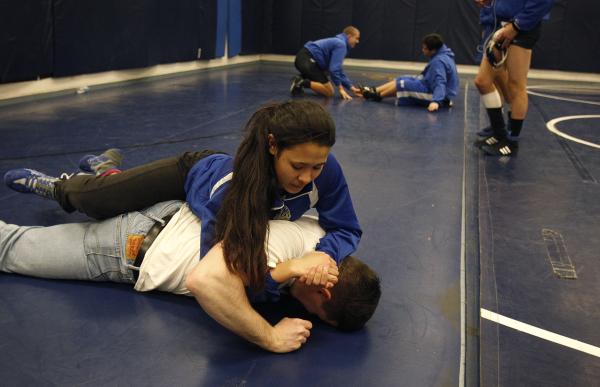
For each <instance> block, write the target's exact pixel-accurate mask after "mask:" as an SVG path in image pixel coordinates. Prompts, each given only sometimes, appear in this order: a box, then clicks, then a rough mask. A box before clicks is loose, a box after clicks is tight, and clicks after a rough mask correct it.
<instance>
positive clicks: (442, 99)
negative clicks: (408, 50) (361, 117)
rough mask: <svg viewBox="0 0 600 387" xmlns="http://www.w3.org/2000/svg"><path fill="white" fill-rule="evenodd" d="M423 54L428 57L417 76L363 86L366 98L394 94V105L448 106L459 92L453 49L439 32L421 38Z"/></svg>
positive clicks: (376, 98)
mask: <svg viewBox="0 0 600 387" xmlns="http://www.w3.org/2000/svg"><path fill="white" fill-rule="evenodd" d="M421 43H422V47H421V50H422V52H423V55H425V56H426V57H427V58H429V63H428V64H427V66H426V67H425V69H424V70H423V71H422V72H421V74H419V75H418V76H416V77H411V76H405V77H398V78H396V79H395V80H393V81H390V82H388V83H385V84H383V85H380V86H377V87H363V88H362V90H361V91H360V93H361V94H362V96H363V97H364V98H365V99H368V100H372V101H377V102H379V101H381V100H382V99H383V98H386V97H396V98H397V105H398V106H402V105H423V106H427V110H429V111H430V112H434V111H437V110H438V109H439V108H440V107H451V106H452V98H454V97H455V96H456V94H457V93H458V86H459V82H460V80H459V79H458V73H457V71H456V63H455V62H454V52H452V50H451V49H450V48H449V47H448V46H446V45H445V44H444V40H443V39H442V37H441V35H439V34H429V35H426V36H425V37H424V38H423V40H422V41H421Z"/></svg>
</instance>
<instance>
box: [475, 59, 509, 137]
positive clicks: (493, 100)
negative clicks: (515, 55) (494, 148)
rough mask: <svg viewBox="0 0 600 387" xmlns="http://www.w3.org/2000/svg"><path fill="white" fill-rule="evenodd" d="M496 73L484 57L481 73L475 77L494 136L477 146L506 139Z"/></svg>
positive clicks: (480, 68) (480, 66)
mask: <svg viewBox="0 0 600 387" xmlns="http://www.w3.org/2000/svg"><path fill="white" fill-rule="evenodd" d="M496 71H503V70H495V69H494V68H493V67H492V65H490V63H489V62H488V60H487V59H486V58H485V57H484V58H483V59H482V60H481V64H480V65H479V72H478V73H477V77H475V86H476V87H477V89H478V90H479V94H480V95H481V100H482V102H483V106H484V107H485V109H486V111H487V114H488V117H489V119H490V126H491V127H492V133H493V134H492V135H491V136H488V137H487V138H484V139H483V140H480V141H477V142H476V143H475V144H476V146H479V147H481V146H484V145H489V146H491V145H495V144H498V143H499V142H500V141H501V140H503V139H504V138H505V137H506V128H505V126H506V125H505V123H504V117H503V116H502V99H501V97H500V93H499V92H498V90H496V87H495V86H494V79H495V77H496Z"/></svg>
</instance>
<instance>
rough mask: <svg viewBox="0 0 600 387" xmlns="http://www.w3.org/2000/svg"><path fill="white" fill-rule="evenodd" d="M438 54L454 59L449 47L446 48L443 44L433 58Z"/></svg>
mask: <svg viewBox="0 0 600 387" xmlns="http://www.w3.org/2000/svg"><path fill="white" fill-rule="evenodd" d="M440 54H441V55H445V56H449V57H450V58H452V59H454V51H452V49H451V48H450V47H448V46H446V45H445V44H444V45H442V47H440V49H439V50H438V51H437V52H436V53H435V55H434V57H436V56H438V55H440Z"/></svg>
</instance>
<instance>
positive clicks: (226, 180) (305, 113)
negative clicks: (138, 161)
mask: <svg viewBox="0 0 600 387" xmlns="http://www.w3.org/2000/svg"><path fill="white" fill-rule="evenodd" d="M334 143H335V124H334V122H333V120H332V118H331V116H330V115H329V113H327V111H326V110H325V109H324V108H323V107H322V106H321V105H319V104H317V103H315V102H311V101H289V102H284V103H275V104H271V105H268V106H265V107H262V108H260V109H259V110H258V111H257V112H255V113H254V114H253V115H252V117H251V118H250V120H249V121H248V123H247V124H246V127H245V134H244V139H243V140H242V143H241V144H240V146H239V148H238V151H237V153H236V156H235V159H233V158H232V157H231V156H229V155H226V154H222V153H217V152H214V151H202V152H187V153H184V154H183V155H181V156H178V157H172V158H169V159H163V160H158V161H155V162H153V163H150V164H146V165H143V166H140V167H137V168H133V169H129V170H126V171H123V172H122V173H118V174H113V175H109V176H92V175H76V176H72V177H71V178H69V179H58V178H53V177H50V176H47V175H44V174H42V173H40V172H37V171H33V170H29V169H18V170H12V171H9V172H8V173H7V174H6V175H5V182H6V184H7V185H8V186H9V187H11V188H13V189H15V190H17V191H19V192H28V193H37V194H39V195H41V196H45V197H48V198H52V199H55V200H56V201H58V203H59V204H60V205H61V206H62V207H63V208H64V209H65V210H67V211H74V210H79V211H81V212H84V213H86V214H88V215H89V216H91V217H94V218H99V219H100V218H107V217H111V216H115V215H117V214H120V213H124V212H127V211H136V210H140V209H142V208H145V207H148V206H150V205H152V204H154V203H157V202H160V201H165V200H171V199H185V200H186V201H187V202H188V204H189V206H190V207H191V209H192V211H194V213H195V214H196V215H197V216H198V217H199V218H200V219H201V221H202V235H201V240H202V243H201V254H200V255H201V257H203V256H204V255H205V254H206V253H207V252H208V250H209V249H210V248H211V247H212V246H214V245H215V244H216V243H217V242H219V241H222V248H223V253H224V257H225V262H226V264H227V267H228V269H229V270H230V271H231V272H232V273H236V274H238V275H239V276H240V278H242V279H243V281H244V283H245V284H246V285H247V286H249V287H251V288H252V289H253V290H260V289H262V288H263V287H264V283H265V282H264V281H265V277H266V276H267V274H268V266H267V261H266V256H265V251H264V245H265V240H266V238H267V236H268V228H267V224H268V220H269V219H289V220H295V219H298V218H299V217H300V216H301V215H302V214H304V213H305V212H306V211H308V210H309V209H310V208H313V207H314V208H315V209H316V210H317V212H318V214H319V223H320V225H321V226H322V227H323V229H325V231H326V235H325V236H324V237H323V238H322V239H321V240H320V242H319V244H318V245H317V250H318V251H321V252H322V253H325V254H327V255H328V256H329V257H331V258H333V260H335V261H336V263H338V264H339V263H340V262H341V260H342V259H343V258H344V257H346V256H347V255H349V254H351V253H352V252H353V251H355V250H356V247H357V245H358V242H359V240H360V236H361V230H360V226H359V223H358V219H357V217H356V213H355V211H354V208H353V206H352V201H351V199H350V194H349V191H348V187H347V184H346V180H345V178H344V175H343V173H342V170H341V167H340V165H339V164H338V162H337V160H336V159H335V157H334V156H333V154H331V153H330V148H331V147H332V146H333V144H334ZM157 221H162V220H160V219H159V220H157ZM134 248H135V247H134ZM267 277H268V276H267ZM268 279H269V278H268Z"/></svg>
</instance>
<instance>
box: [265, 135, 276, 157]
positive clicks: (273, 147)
mask: <svg viewBox="0 0 600 387" xmlns="http://www.w3.org/2000/svg"><path fill="white" fill-rule="evenodd" d="M267 141H268V142H269V153H270V154H272V155H273V156H276V155H277V144H276V143H275V136H273V134H272V133H269V135H268V136H267Z"/></svg>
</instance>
